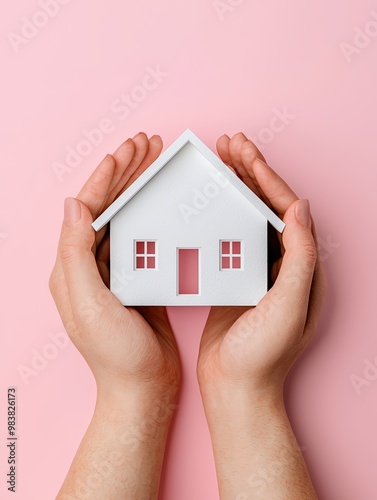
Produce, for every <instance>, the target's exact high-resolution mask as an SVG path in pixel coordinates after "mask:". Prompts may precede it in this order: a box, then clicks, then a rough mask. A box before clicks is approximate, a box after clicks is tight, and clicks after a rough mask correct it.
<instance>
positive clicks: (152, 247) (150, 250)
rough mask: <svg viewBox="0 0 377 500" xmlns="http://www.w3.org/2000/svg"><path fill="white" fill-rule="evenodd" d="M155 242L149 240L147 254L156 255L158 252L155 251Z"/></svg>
mask: <svg viewBox="0 0 377 500" xmlns="http://www.w3.org/2000/svg"><path fill="white" fill-rule="evenodd" d="M155 247H156V245H155V242H154V241H147V254H149V255H151V254H152V255H154V254H155V253H156V252H155Z"/></svg>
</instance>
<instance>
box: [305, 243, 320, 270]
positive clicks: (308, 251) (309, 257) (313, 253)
mask: <svg viewBox="0 0 377 500" xmlns="http://www.w3.org/2000/svg"><path fill="white" fill-rule="evenodd" d="M302 250H303V253H304V257H305V261H306V262H307V264H308V265H311V266H314V265H315V264H316V262H317V258H318V254H317V248H316V246H315V243H314V241H307V242H306V243H304V244H303V245H302Z"/></svg>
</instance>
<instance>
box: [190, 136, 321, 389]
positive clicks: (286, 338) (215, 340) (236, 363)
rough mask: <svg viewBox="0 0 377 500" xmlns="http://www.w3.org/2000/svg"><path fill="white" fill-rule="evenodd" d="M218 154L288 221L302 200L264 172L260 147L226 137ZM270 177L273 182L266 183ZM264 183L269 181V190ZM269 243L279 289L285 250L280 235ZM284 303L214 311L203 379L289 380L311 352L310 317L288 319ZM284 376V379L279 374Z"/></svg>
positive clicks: (272, 296) (201, 366)
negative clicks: (291, 370)
mask: <svg viewBox="0 0 377 500" xmlns="http://www.w3.org/2000/svg"><path fill="white" fill-rule="evenodd" d="M217 149H218V153H219V155H220V157H221V159H222V160H223V162H224V163H225V164H227V165H228V166H229V167H230V168H232V169H233V170H234V171H235V173H236V174H237V175H238V176H239V177H240V178H241V180H242V181H243V182H244V183H245V184H246V185H247V186H248V187H249V188H250V189H251V190H252V191H253V192H254V193H255V194H257V195H258V196H259V197H260V198H261V199H262V200H263V201H264V203H266V204H267V205H268V206H269V207H270V208H272V209H273V210H275V212H276V213H277V214H278V216H279V217H281V218H284V215H285V213H286V212H287V211H288V209H289V207H290V206H291V205H292V204H293V203H295V201H297V200H298V198H297V196H296V195H295V194H294V193H293V192H292V190H291V189H290V188H289V187H288V186H287V185H286V184H285V183H284V181H282V179H280V178H279V177H278V176H277V175H276V174H275V173H274V172H273V171H272V170H271V169H269V167H267V166H265V168H264V169H263V170H262V171H261V169H260V168H258V163H259V164H263V165H265V160H264V158H263V156H262V154H261V153H260V152H259V151H258V149H257V148H256V146H255V145H254V144H253V143H252V142H251V141H248V140H247V138H246V137H245V136H244V135H243V134H242V133H239V134H236V135H235V136H234V137H233V138H232V139H229V137H228V136H222V137H221V138H220V139H219V141H218V143H217ZM262 172H263V173H262ZM266 173H267V175H269V179H267V178H265V179H263V175H266ZM256 174H257V175H256ZM257 177H258V178H257ZM258 180H259V181H263V180H264V182H263V189H262V187H261V185H260V183H259V182H258ZM269 239H271V241H269V261H270V263H271V266H270V267H271V269H270V271H271V278H270V279H271V284H273V283H274V282H275V280H276V278H277V276H278V274H279V270H280V267H281V264H282V254H284V247H283V244H282V238H281V236H280V235H279V236H277V235H276V233H273V234H271V238H269ZM315 281H316V282H317V285H318V283H320V284H321V286H324V285H323V282H324V277H323V273H322V271H321V269H320V265H319V264H318V265H317V269H316V272H315ZM318 287H319V286H317V288H318ZM319 295H320V294H319ZM322 295H323V294H322ZM279 301H280V302H281V297H279V296H278V292H277V291H275V290H274V288H272V290H270V292H269V293H268V294H267V295H266V296H265V297H264V298H263V299H262V301H261V302H260V303H259V304H258V306H257V307H255V308H254V307H252V308H248V307H212V308H211V311H210V314H209V317H208V320H207V323H206V326H205V329H204V332H203V336H202V341H201V345H200V353H199V359H198V374H199V379H200V380H202V381H206V380H217V379H221V378H225V379H227V380H229V379H231V378H232V377H235V378H238V377H240V376H242V375H245V374H246V375H247V376H250V375H252V374H253V373H255V374H258V377H259V378H260V377H262V378H263V377H264V376H265V375H267V372H271V371H275V372H276V375H277V377H281V378H282V377H284V374H285V373H284V372H285V371H287V368H288V369H289V367H290V364H292V362H293V361H294V359H295V357H297V356H298V354H299V353H300V352H301V350H302V349H303V348H304V347H305V343H306V339H305V342H304V341H301V337H302V330H304V327H305V318H306V311H304V314H300V318H299V320H297V318H296V317H295V315H294V314H292V315H291V318H290V319H289V318H288V319H287V310H286V309H287V308H284V307H280V306H279ZM316 309H318V308H316ZM281 325H285V331H286V332H287V333H286V334H282V335H281V336H279V335H277V334H276V332H278V331H279V327H280V326H281ZM297 339H298V341H297ZM245 340H247V342H245ZM293 344H294V345H293ZM292 346H293V347H294V348H293V349H292ZM289 350H291V352H293V351H294V353H293V355H292V356H291V358H290V359H287V361H286V363H284V362H283V363H282V362H281V360H282V357H284V353H286V352H288V351H289ZM279 370H281V373H278V372H279ZM264 372H266V373H264Z"/></svg>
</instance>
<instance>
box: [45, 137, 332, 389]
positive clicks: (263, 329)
mask: <svg viewBox="0 0 377 500" xmlns="http://www.w3.org/2000/svg"><path fill="white" fill-rule="evenodd" d="M217 149H218V153H219V155H220V157H221V159H222V161H223V162H224V163H226V164H227V165H229V166H230V167H231V168H233V169H234V171H235V172H236V174H237V175H238V176H239V177H240V178H241V179H242V180H243V182H244V183H245V184H246V185H247V186H248V187H249V188H250V189H251V190H252V191H254V192H255V193H256V194H257V195H258V196H259V197H260V198H261V199H262V200H263V201H264V202H265V203H267V204H268V205H269V206H270V207H271V208H272V209H273V210H274V211H275V212H276V213H277V214H278V216H279V217H281V218H282V219H283V220H284V222H285V223H286V228H285V230H284V233H283V235H282V237H280V246H281V253H282V254H284V257H282V258H280V259H279V260H277V261H276V262H275V263H274V266H273V268H272V273H273V275H274V277H275V283H274V286H273V287H272V289H271V290H270V291H269V292H268V293H267V295H266V296H265V297H264V298H263V299H262V301H261V302H260V303H259V304H258V306H257V307H255V308H239V307H213V308H212V309H211V312H210V315H209V318H208V321H207V324H206V327H205V330H204V332H203V337H202V341H201V345H200V351H199V359H198V377H199V382H200V385H201V387H203V388H204V385H205V384H210V385H212V384H217V383H219V384H224V383H226V384H230V385H231V384H240V383H242V384H246V385H249V386H250V389H253V390H254V389H255V390H258V389H262V390H266V388H267V387H268V388H269V390H282V384H283V382H284V379H285V377H286V375H287V373H288V371H289V369H290V367H291V366H292V364H293V363H294V361H295V360H296V358H297V357H298V356H299V354H300V353H301V352H302V350H303V349H304V348H305V346H306V345H307V344H308V342H309V341H310V339H311V337H312V335H313V333H314V330H315V327H316V324H317V321H318V316H319V311H320V308H321V305H322V302H323V297H324V291H325V278H324V274H323V272H322V269H321V265H320V262H319V261H318V259H317V253H316V239H315V232H314V227H313V223H312V221H311V219H310V213H309V206H308V202H307V201H306V200H298V198H297V196H296V195H295V194H294V192H293V191H292V190H291V189H290V188H289V187H288V185H287V184H286V183H285V182H284V181H283V180H282V179H281V178H280V177H279V176H278V175H277V174H276V173H275V172H274V171H273V170H272V169H271V168H270V167H269V166H267V164H266V163H265V160H264V158H263V156H262V154H261V153H260V152H259V151H258V149H257V148H256V146H255V145H254V144H253V143H252V142H251V141H249V140H247V138H246V137H245V136H244V134H242V133H239V134H236V135H235V136H234V137H233V138H232V139H230V138H229V137H228V136H226V135H224V136H222V137H221V138H220V139H219V140H218V143H217ZM161 151H162V141H161V138H160V137H159V136H153V137H151V138H150V139H148V137H147V136H146V135H145V134H144V133H140V134H138V135H136V136H135V137H134V138H133V139H128V140H127V141H126V142H125V143H123V144H122V145H121V146H120V147H119V148H118V149H117V151H116V152H115V153H114V154H113V155H108V156H107V157H106V158H105V159H104V160H103V161H102V163H101V164H100V165H99V166H98V167H97V169H96V170H95V171H94V173H93V174H92V176H91V177H90V178H89V180H88V181H87V183H86V184H85V185H84V187H83V188H82V190H81V191H80V193H79V194H78V196H77V198H76V199H73V198H69V199H68V200H66V204H65V218H64V222H63V227H62V232H61V238H60V242H59V249H58V255H57V260H56V264H55V267H54V269H53V272H52V274H51V279H50V288H51V292H52V295H53V297H54V299H55V302H56V304H57V307H58V310H59V312H60V315H61V317H62V320H63V322H64V325H65V327H66V329H67V332H68V335H69V336H70V338H71V339H72V341H73V342H74V344H75V345H76V347H77V348H78V349H79V351H80V352H81V354H82V355H83V357H84V358H85V360H86V361H87V363H88V365H89V366H90V368H91V370H92V372H93V374H94V377H95V379H96V382H97V384H98V388H99V390H100V391H102V390H106V391H109V392H111V393H112V392H114V391H118V390H119V391H122V390H123V386H129V384H131V383H132V384H136V385H138V386H139V385H140V386H143V387H148V386H149V385H150V386H151V387H153V388H155V387H156V386H158V385H159V384H161V385H164V386H165V387H171V388H172V389H174V388H176V387H177V386H178V384H179V375H180V362H179V355H178V351H177V346H176V343H175V339H174V335H173V332H172V330H171V327H170V325H169V321H168V318H167V314H166V310H165V308H162V307H143V308H125V307H124V306H123V305H122V304H121V303H120V302H119V301H118V300H117V299H116V298H115V297H114V296H113V295H112V294H111V292H110V291H109V289H108V286H109V259H110V254H109V234H108V232H106V229H105V228H104V229H102V230H101V231H100V232H99V233H98V234H96V233H95V232H94V230H93V229H92V227H91V223H92V222H93V220H94V219H96V217H97V216H98V215H99V214H100V213H101V212H102V211H104V210H105V209H106V208H107V207H108V206H109V205H111V203H112V202H113V201H114V200H115V199H116V198H117V197H118V196H119V195H120V194H121V193H122V192H123V191H124V190H125V189H127V188H128V187H129V186H130V184H132V182H133V181H134V180H135V179H137V177H138V176H139V175H140V174H141V173H142V172H143V171H144V170H145V169H147V168H148V166H149V165H150V164H151V163H152V162H153V161H154V160H156V158H157V157H158V156H159V155H160V153H161ZM279 236H280V235H279Z"/></svg>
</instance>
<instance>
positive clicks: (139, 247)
mask: <svg viewBox="0 0 377 500" xmlns="http://www.w3.org/2000/svg"><path fill="white" fill-rule="evenodd" d="M136 253H137V254H141V253H144V241H137V242H136Z"/></svg>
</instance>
